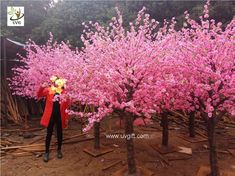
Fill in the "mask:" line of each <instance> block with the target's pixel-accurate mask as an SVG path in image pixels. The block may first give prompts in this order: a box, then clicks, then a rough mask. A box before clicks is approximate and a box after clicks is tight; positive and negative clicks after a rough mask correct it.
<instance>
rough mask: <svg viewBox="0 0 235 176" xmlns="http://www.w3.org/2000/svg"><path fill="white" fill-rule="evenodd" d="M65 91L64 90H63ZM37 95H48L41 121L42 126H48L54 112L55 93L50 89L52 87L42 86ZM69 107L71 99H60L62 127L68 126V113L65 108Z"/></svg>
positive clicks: (39, 96)
mask: <svg viewBox="0 0 235 176" xmlns="http://www.w3.org/2000/svg"><path fill="white" fill-rule="evenodd" d="M62 93H63V92H62ZM37 97H38V98H41V97H46V106H45V109H44V112H43V115H42V118H41V121H40V124H41V125H42V126H45V127H47V126H48V124H49V122H50V118H51V113H52V108H53V98H54V93H53V92H52V91H51V90H50V88H43V87H40V89H39V91H38V93H37ZM68 107H69V101H60V113H61V120H62V128H66V127H67V126H68V113H66V112H65V110H66V109H67V108H68Z"/></svg>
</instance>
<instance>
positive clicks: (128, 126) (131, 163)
mask: <svg viewBox="0 0 235 176" xmlns="http://www.w3.org/2000/svg"><path fill="white" fill-rule="evenodd" d="M133 121H134V117H133V115H132V114H130V113H128V112H127V113H125V135H126V147H127V163H128V174H129V175H133V176H134V175H135V174H136V164H135V152H134V141H133V138H132V134H133V132H134V130H133Z"/></svg>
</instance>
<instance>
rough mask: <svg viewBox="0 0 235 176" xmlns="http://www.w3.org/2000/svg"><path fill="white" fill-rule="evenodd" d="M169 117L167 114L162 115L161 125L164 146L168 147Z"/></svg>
mask: <svg viewBox="0 0 235 176" xmlns="http://www.w3.org/2000/svg"><path fill="white" fill-rule="evenodd" d="M168 122H169V120H168V115H167V113H166V112H163V113H162V120H161V125H162V145H163V146H168V135H169V133H168Z"/></svg>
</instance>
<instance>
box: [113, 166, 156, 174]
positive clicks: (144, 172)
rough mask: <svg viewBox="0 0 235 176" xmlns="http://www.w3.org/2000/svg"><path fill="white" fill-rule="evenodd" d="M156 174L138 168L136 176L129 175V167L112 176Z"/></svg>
mask: <svg viewBox="0 0 235 176" xmlns="http://www.w3.org/2000/svg"><path fill="white" fill-rule="evenodd" d="M152 175H154V172H152V171H150V170H148V169H146V168H144V167H138V166H137V173H136V174H128V168H127V166H125V167H123V168H121V169H119V170H118V171H116V172H114V173H113V174H112V176H152Z"/></svg>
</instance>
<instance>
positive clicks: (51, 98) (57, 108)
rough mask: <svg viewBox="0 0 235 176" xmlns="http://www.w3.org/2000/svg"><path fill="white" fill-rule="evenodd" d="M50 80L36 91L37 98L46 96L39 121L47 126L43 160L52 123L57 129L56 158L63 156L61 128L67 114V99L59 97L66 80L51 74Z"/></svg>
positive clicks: (47, 154)
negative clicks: (49, 82)
mask: <svg viewBox="0 0 235 176" xmlns="http://www.w3.org/2000/svg"><path fill="white" fill-rule="evenodd" d="M50 80H51V83H52V85H51V86H48V84H47V83H44V84H43V85H42V86H41V87H40V89H39V91H38V93H37V96H38V98H41V97H46V106H45V109H44V113H43V116H42V118H41V121H40V124H41V125H43V126H45V127H47V135H46V140H45V148H46V149H45V154H44V157H43V160H44V162H48V160H49V148H50V142H51V136H52V132H53V128H54V125H56V129H57V143H58V146H57V158H58V159H61V158H62V157H63V155H62V152H61V146H62V140H63V139H62V138H63V129H64V128H66V127H67V125H68V114H67V113H66V112H65V110H66V109H67V108H68V106H69V101H64V100H61V99H60V95H61V94H63V93H64V86H65V82H66V80H65V79H61V78H59V77H58V76H52V77H51V78H50Z"/></svg>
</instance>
